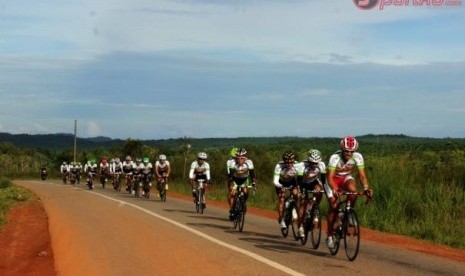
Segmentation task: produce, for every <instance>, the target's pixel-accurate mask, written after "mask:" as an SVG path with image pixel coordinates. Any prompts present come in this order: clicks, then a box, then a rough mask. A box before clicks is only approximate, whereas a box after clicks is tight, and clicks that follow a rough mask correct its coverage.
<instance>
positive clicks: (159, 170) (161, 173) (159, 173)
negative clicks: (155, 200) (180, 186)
mask: <svg viewBox="0 0 465 276" xmlns="http://www.w3.org/2000/svg"><path fill="white" fill-rule="evenodd" d="M170 173H171V166H170V162H169V161H168V160H166V155H164V154H160V155H159V156H158V160H157V161H156V162H155V176H156V177H157V189H158V191H160V190H161V186H160V185H161V183H162V182H163V179H164V180H165V189H166V190H168V180H169V177H170Z"/></svg>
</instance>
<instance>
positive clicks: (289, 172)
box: [273, 161, 297, 188]
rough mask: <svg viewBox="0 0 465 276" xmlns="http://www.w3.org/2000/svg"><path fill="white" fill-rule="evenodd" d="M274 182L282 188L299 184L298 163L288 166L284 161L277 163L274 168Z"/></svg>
mask: <svg viewBox="0 0 465 276" xmlns="http://www.w3.org/2000/svg"><path fill="white" fill-rule="evenodd" d="M273 184H274V185H275V186H276V187H277V188H280V187H281V186H283V187H292V186H296V185H297V163H294V165H293V166H291V167H288V166H287V165H286V164H285V163H284V162H283V161H280V162H279V163H278V164H276V167H275V169H274V177H273Z"/></svg>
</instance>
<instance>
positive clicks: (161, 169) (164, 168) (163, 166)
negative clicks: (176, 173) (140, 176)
mask: <svg viewBox="0 0 465 276" xmlns="http://www.w3.org/2000/svg"><path fill="white" fill-rule="evenodd" d="M169 167H170V162H168V161H165V162H163V163H162V162H160V161H159V160H157V161H156V162H155V170H157V172H158V174H160V175H163V174H164V173H166V172H168V168H169Z"/></svg>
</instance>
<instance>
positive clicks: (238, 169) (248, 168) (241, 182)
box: [228, 148, 256, 220]
mask: <svg viewBox="0 0 465 276" xmlns="http://www.w3.org/2000/svg"><path fill="white" fill-rule="evenodd" d="M228 182H229V183H231V185H230V187H231V188H230V191H229V219H230V220H234V211H233V205H234V200H235V199H236V195H237V189H238V188H239V187H243V191H244V197H245V200H247V196H248V189H247V188H248V187H256V183H255V170H254V166H253V162H252V160H250V159H248V158H247V151H246V149H244V148H241V149H238V150H237V151H236V161H235V162H234V164H233V165H232V167H231V168H229V175H228ZM250 182H252V184H251V185H250Z"/></svg>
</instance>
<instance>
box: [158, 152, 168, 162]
mask: <svg viewBox="0 0 465 276" xmlns="http://www.w3.org/2000/svg"><path fill="white" fill-rule="evenodd" d="M158 159H159V160H160V161H166V155H164V154H160V155H159V156H158Z"/></svg>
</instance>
